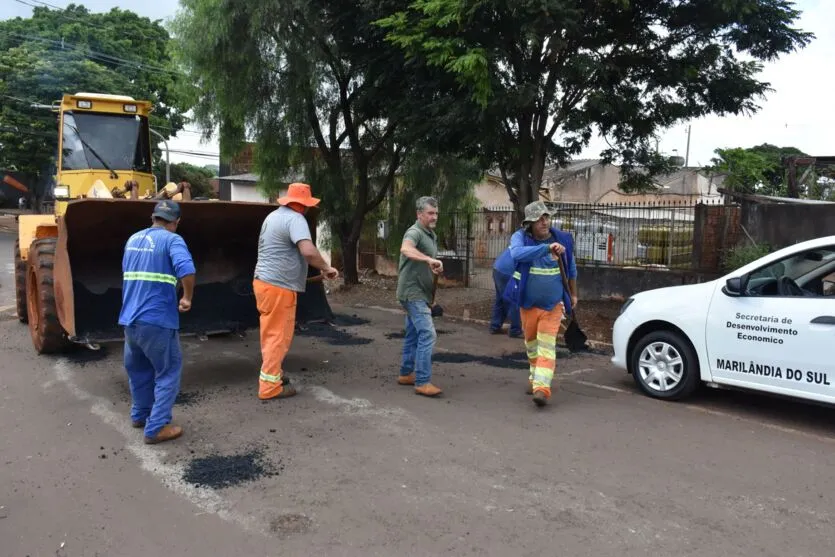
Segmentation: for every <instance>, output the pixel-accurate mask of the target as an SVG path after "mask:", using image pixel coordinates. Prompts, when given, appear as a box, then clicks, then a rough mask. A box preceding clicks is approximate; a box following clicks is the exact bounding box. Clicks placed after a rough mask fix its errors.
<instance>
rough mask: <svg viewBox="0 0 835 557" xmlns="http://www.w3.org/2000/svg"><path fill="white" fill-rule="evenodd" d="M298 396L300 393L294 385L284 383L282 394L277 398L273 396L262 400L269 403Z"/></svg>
mask: <svg viewBox="0 0 835 557" xmlns="http://www.w3.org/2000/svg"><path fill="white" fill-rule="evenodd" d="M297 394H298V392H297V391H296V388H295V387H294V386H293V385H291V384H289V383H284V385H283V386H282V387H281V392H280V393H278V394H277V395H275V396H271V397H270V398H262V399H261V400H262V401H264V402H267V401H270V400H279V399H282V398H290V397H291V396H296V395H297Z"/></svg>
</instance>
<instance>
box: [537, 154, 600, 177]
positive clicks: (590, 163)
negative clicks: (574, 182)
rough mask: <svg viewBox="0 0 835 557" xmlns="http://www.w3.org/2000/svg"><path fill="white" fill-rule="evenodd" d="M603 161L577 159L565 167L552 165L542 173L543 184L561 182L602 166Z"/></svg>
mask: <svg viewBox="0 0 835 557" xmlns="http://www.w3.org/2000/svg"><path fill="white" fill-rule="evenodd" d="M602 162H603V161H602V159H577V160H573V161H569V163H568V164H566V165H565V166H557V165H555V164H554V165H551V166H549V167H547V168H546V169H545V172H543V173H542V181H543V182H551V181H554V180H561V179H563V178H567V177H568V176H571V175H572V174H576V173H578V172H582V171H584V170H587V169H589V168H592V167H595V166H597V165H599V164H602Z"/></svg>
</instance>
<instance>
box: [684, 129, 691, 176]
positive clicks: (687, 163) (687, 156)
mask: <svg viewBox="0 0 835 557" xmlns="http://www.w3.org/2000/svg"><path fill="white" fill-rule="evenodd" d="M690 128H691V125H690V124H687V150H686V151H685V152H684V168H687V167H688V166H690Z"/></svg>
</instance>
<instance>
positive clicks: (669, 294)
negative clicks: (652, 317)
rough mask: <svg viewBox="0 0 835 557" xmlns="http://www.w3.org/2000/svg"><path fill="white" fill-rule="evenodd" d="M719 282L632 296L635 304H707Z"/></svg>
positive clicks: (670, 288)
mask: <svg viewBox="0 0 835 557" xmlns="http://www.w3.org/2000/svg"><path fill="white" fill-rule="evenodd" d="M718 283H719V280H711V281H708V282H701V283H698V284H683V285H681V286H666V287H664V288H655V289H653V290H645V291H643V292H639V293H637V294H635V295H634V296H632V298H633V299H634V303H636V304H637V303H640V304H645V303H648V302H649V303H653V302H656V301H658V302H661V303H663V304H664V305H665V306H668V307H669V306H680V305H690V304H692V303H693V302H694V301H699V300H700V299H701V300H704V303H705V304H707V303H708V302H709V300H710V296H711V295H712V294H713V291H714V290H715V289H716V285H717V284H718Z"/></svg>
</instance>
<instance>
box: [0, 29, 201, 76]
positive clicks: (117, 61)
mask: <svg viewBox="0 0 835 557" xmlns="http://www.w3.org/2000/svg"><path fill="white" fill-rule="evenodd" d="M0 33H3V34H5V35H9V36H12V37H15V38H17V39H19V40H21V41H23V40H30V41H40V42H43V43H48V44H51V45H53V46H58V47H60V50H70V51H74V52H79V53H81V54H84V55H85V57H87V58H89V59H91V60H95V61H97V62H104V63H107V64H113V65H116V66H127V67H130V68H133V69H137V70H143V71H148V72H156V73H164V74H173V75H176V76H179V77H183V76H185V75H186V74H185V73H183V72H181V71H180V70H172V69H170V68H163V67H161V66H155V65H153V64H146V63H144V62H142V61H141V60H128V59H125V58H120V57H118V56H113V55H110V54H105V53H102V52H98V51H95V50H92V49H90V48H84V47H82V46H81V45H77V44H74V43H68V42H65V41H58V40H55V39H47V38H45V37H38V36H36V35H27V34H24V33H15V32H13V31H7V30H0Z"/></svg>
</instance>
